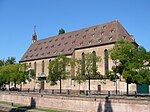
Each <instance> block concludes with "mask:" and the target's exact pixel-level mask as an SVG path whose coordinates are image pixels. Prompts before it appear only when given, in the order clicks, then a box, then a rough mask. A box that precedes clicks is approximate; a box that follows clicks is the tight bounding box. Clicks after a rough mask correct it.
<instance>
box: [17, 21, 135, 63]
mask: <svg viewBox="0 0 150 112" xmlns="http://www.w3.org/2000/svg"><path fill="white" fill-rule="evenodd" d="M118 38H124V39H126V40H128V41H131V42H135V41H134V39H133V38H132V37H131V36H130V35H129V33H128V32H127V31H126V30H125V29H124V28H123V27H122V25H121V24H120V23H119V22H118V21H112V22H108V23H104V24H100V25H95V26H91V27H88V28H83V29H80V30H77V31H73V32H68V33H64V34H61V35H57V36H53V37H49V38H45V39H41V40H38V41H36V42H34V43H33V44H31V46H30V47H29V49H28V50H27V51H26V53H25V54H24V56H23V57H22V58H21V60H20V62H24V61H29V60H36V59H42V58H49V57H54V56H58V55H60V54H64V55H67V54H72V53H73V51H74V50H75V49H78V48H83V47H90V46H94V45H102V44H109V43H112V42H116V40H117V39H118Z"/></svg>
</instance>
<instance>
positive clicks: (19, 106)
mask: <svg viewBox="0 0 150 112" xmlns="http://www.w3.org/2000/svg"><path fill="white" fill-rule="evenodd" d="M14 107H17V108H26V109H32V110H39V111H44V112H63V111H60V110H50V109H46V108H31V107H30V106H23V105H20V104H14Z"/></svg>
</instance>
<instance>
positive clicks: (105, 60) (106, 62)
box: [104, 49, 109, 76]
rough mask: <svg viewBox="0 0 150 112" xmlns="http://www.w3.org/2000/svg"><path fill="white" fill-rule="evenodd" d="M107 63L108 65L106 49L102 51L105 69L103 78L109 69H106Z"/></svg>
mask: <svg viewBox="0 0 150 112" xmlns="http://www.w3.org/2000/svg"><path fill="white" fill-rule="evenodd" d="M108 64H109V63H108V50H107V49H105V50H104V67H105V76H107V73H108V70H109V68H108V66H109V65H108Z"/></svg>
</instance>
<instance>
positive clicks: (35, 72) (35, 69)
mask: <svg viewBox="0 0 150 112" xmlns="http://www.w3.org/2000/svg"><path fill="white" fill-rule="evenodd" d="M35 78H36V62H34V79H35Z"/></svg>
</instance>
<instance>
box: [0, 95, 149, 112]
mask: <svg viewBox="0 0 150 112" xmlns="http://www.w3.org/2000/svg"><path fill="white" fill-rule="evenodd" d="M0 101H5V102H14V103H18V104H23V105H31V104H34V105H35V106H36V107H45V108H50V109H59V110H70V111H76V112H150V98H139V97H136V98H134V97H124V98H123V97H105V96H103V97H102V96H97V97H89V96H88V97H87V96H84V97H83V96H82V97H81V96H80V97H77V96H76V97H74V96H50V95H41V94H33V93H30V94H25V93H24V94H23V93H4V92H2V93H0Z"/></svg>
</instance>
